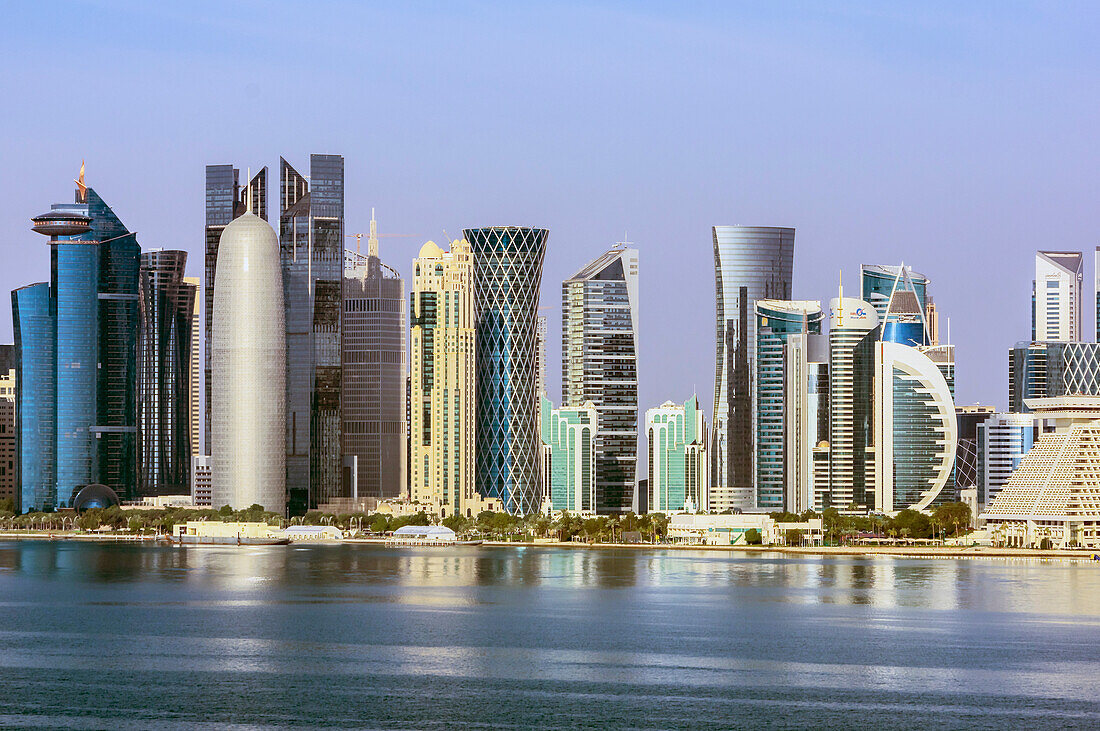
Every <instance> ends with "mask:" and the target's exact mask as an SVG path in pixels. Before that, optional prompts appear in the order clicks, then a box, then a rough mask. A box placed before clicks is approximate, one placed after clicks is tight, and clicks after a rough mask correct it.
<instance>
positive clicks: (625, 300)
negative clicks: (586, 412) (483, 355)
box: [561, 247, 638, 515]
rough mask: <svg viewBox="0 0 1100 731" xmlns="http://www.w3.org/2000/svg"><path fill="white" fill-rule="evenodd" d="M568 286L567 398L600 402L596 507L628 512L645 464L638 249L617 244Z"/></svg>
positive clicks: (564, 285)
mask: <svg viewBox="0 0 1100 731" xmlns="http://www.w3.org/2000/svg"><path fill="white" fill-rule="evenodd" d="M561 290H562V291H561V298H562V404H563V406H566V407H569V406H581V405H583V404H585V403H587V402H591V403H593V404H594V405H595V407H596V411H597V412H598V415H599V416H598V426H597V429H596V508H595V509H596V512H598V513H600V514H603V515H609V514H620V513H626V512H628V511H630V510H631V509H632V507H633V504H634V489H635V482H636V480H637V463H638V251H637V250H636V249H628V248H620V247H615V248H612V249H611V250H610V251H608V252H606V253H605V254H603V255H602V256H600V257H598V258H597V259H595V260H594V261H592V262H590V263H589V264H587V265H586V266H585V267H584V268H583V269H581V270H580V271H578V272H577V273H576V274H574V275H573V276H572V277H570V278H569V279H567V280H565V281H564V282H562V286H561Z"/></svg>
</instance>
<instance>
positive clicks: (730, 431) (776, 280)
mask: <svg viewBox="0 0 1100 731" xmlns="http://www.w3.org/2000/svg"><path fill="white" fill-rule="evenodd" d="M712 234H713V239H714V290H715V299H716V305H717V306H716V315H717V317H716V319H717V322H716V327H715V355H714V416H713V419H714V429H713V431H712V442H711V445H712V446H711V452H710V460H711V468H710V474H711V508H712V509H714V510H719V511H721V510H725V509H728V508H732V507H751V504H750V503H751V501H752V487H753V414H752V380H753V379H752V368H753V363H754V355H755V350H756V347H755V342H754V341H755V338H754V337H753V333H752V330H753V325H754V322H753V304H754V303H755V302H756V300H762V299H776V300H789V299H790V298H791V277H792V273H793V269H794V229H793V228H777V227H773V226H715V227H714V228H713V229H712Z"/></svg>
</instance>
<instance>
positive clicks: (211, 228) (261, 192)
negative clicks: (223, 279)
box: [202, 165, 267, 454]
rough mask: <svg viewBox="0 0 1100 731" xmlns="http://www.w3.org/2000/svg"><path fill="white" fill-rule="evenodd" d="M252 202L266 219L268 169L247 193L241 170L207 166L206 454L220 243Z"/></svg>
mask: <svg viewBox="0 0 1100 731" xmlns="http://www.w3.org/2000/svg"><path fill="white" fill-rule="evenodd" d="M247 199H251V201H252V212H253V213H254V214H256V215H257V216H259V217H260V218H262V219H263V220H265V221H266V220H267V168H266V167H264V168H262V169H261V170H260V171H259V172H258V173H256V174H255V175H254V176H252V178H251V180H249V181H248V183H247V185H246V186H245V189H244V190H241V186H240V170H238V169H237V168H235V167H233V166H232V165H207V166H206V248H205V253H206V262H205V264H206V271H205V279H204V282H203V298H202V299H203V304H202V309H203V312H204V313H205V320H204V329H203V334H202V341H203V344H204V345H203V363H204V366H203V379H202V382H203V384H204V389H203V390H204V392H205V398H204V401H203V403H204V408H203V410H202V413H203V436H202V444H203V445H205V447H206V450H207V451H206V454H209V453H210V452H209V450H210V414H211V408H210V396H211V392H212V391H211V389H212V386H213V384H212V382H211V380H210V339H211V337H212V335H211V322H212V320H211V318H212V316H213V312H214V281H215V280H216V279H217V268H218V242H219V241H221V237H222V230H223V229H225V227H226V226H227V225H229V222H230V221H232V220H233V219H235V218H236V217H237V216H240V215H242V214H243V213H244V212H245V209H246V200H247Z"/></svg>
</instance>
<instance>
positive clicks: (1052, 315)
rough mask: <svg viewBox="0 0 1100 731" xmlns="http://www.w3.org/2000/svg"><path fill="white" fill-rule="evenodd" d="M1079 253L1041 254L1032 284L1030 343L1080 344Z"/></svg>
mask: <svg viewBox="0 0 1100 731" xmlns="http://www.w3.org/2000/svg"><path fill="white" fill-rule="evenodd" d="M1083 263H1084V257H1083V256H1082V254H1081V252H1080V251H1039V252H1036V254H1035V281H1033V282H1032V283H1031V339H1032V341H1034V342H1050V341H1058V342H1078V341H1080V340H1081V279H1082V276H1083V275H1082V266H1083Z"/></svg>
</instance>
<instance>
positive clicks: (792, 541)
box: [783, 528, 802, 546]
mask: <svg viewBox="0 0 1100 731" xmlns="http://www.w3.org/2000/svg"><path fill="white" fill-rule="evenodd" d="M783 538H784V539H785V540H786V542H787V545H788V546H801V545H802V531H800V530H798V529H797V528H788V529H787V530H786V531H785V532H784V536H783Z"/></svg>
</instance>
